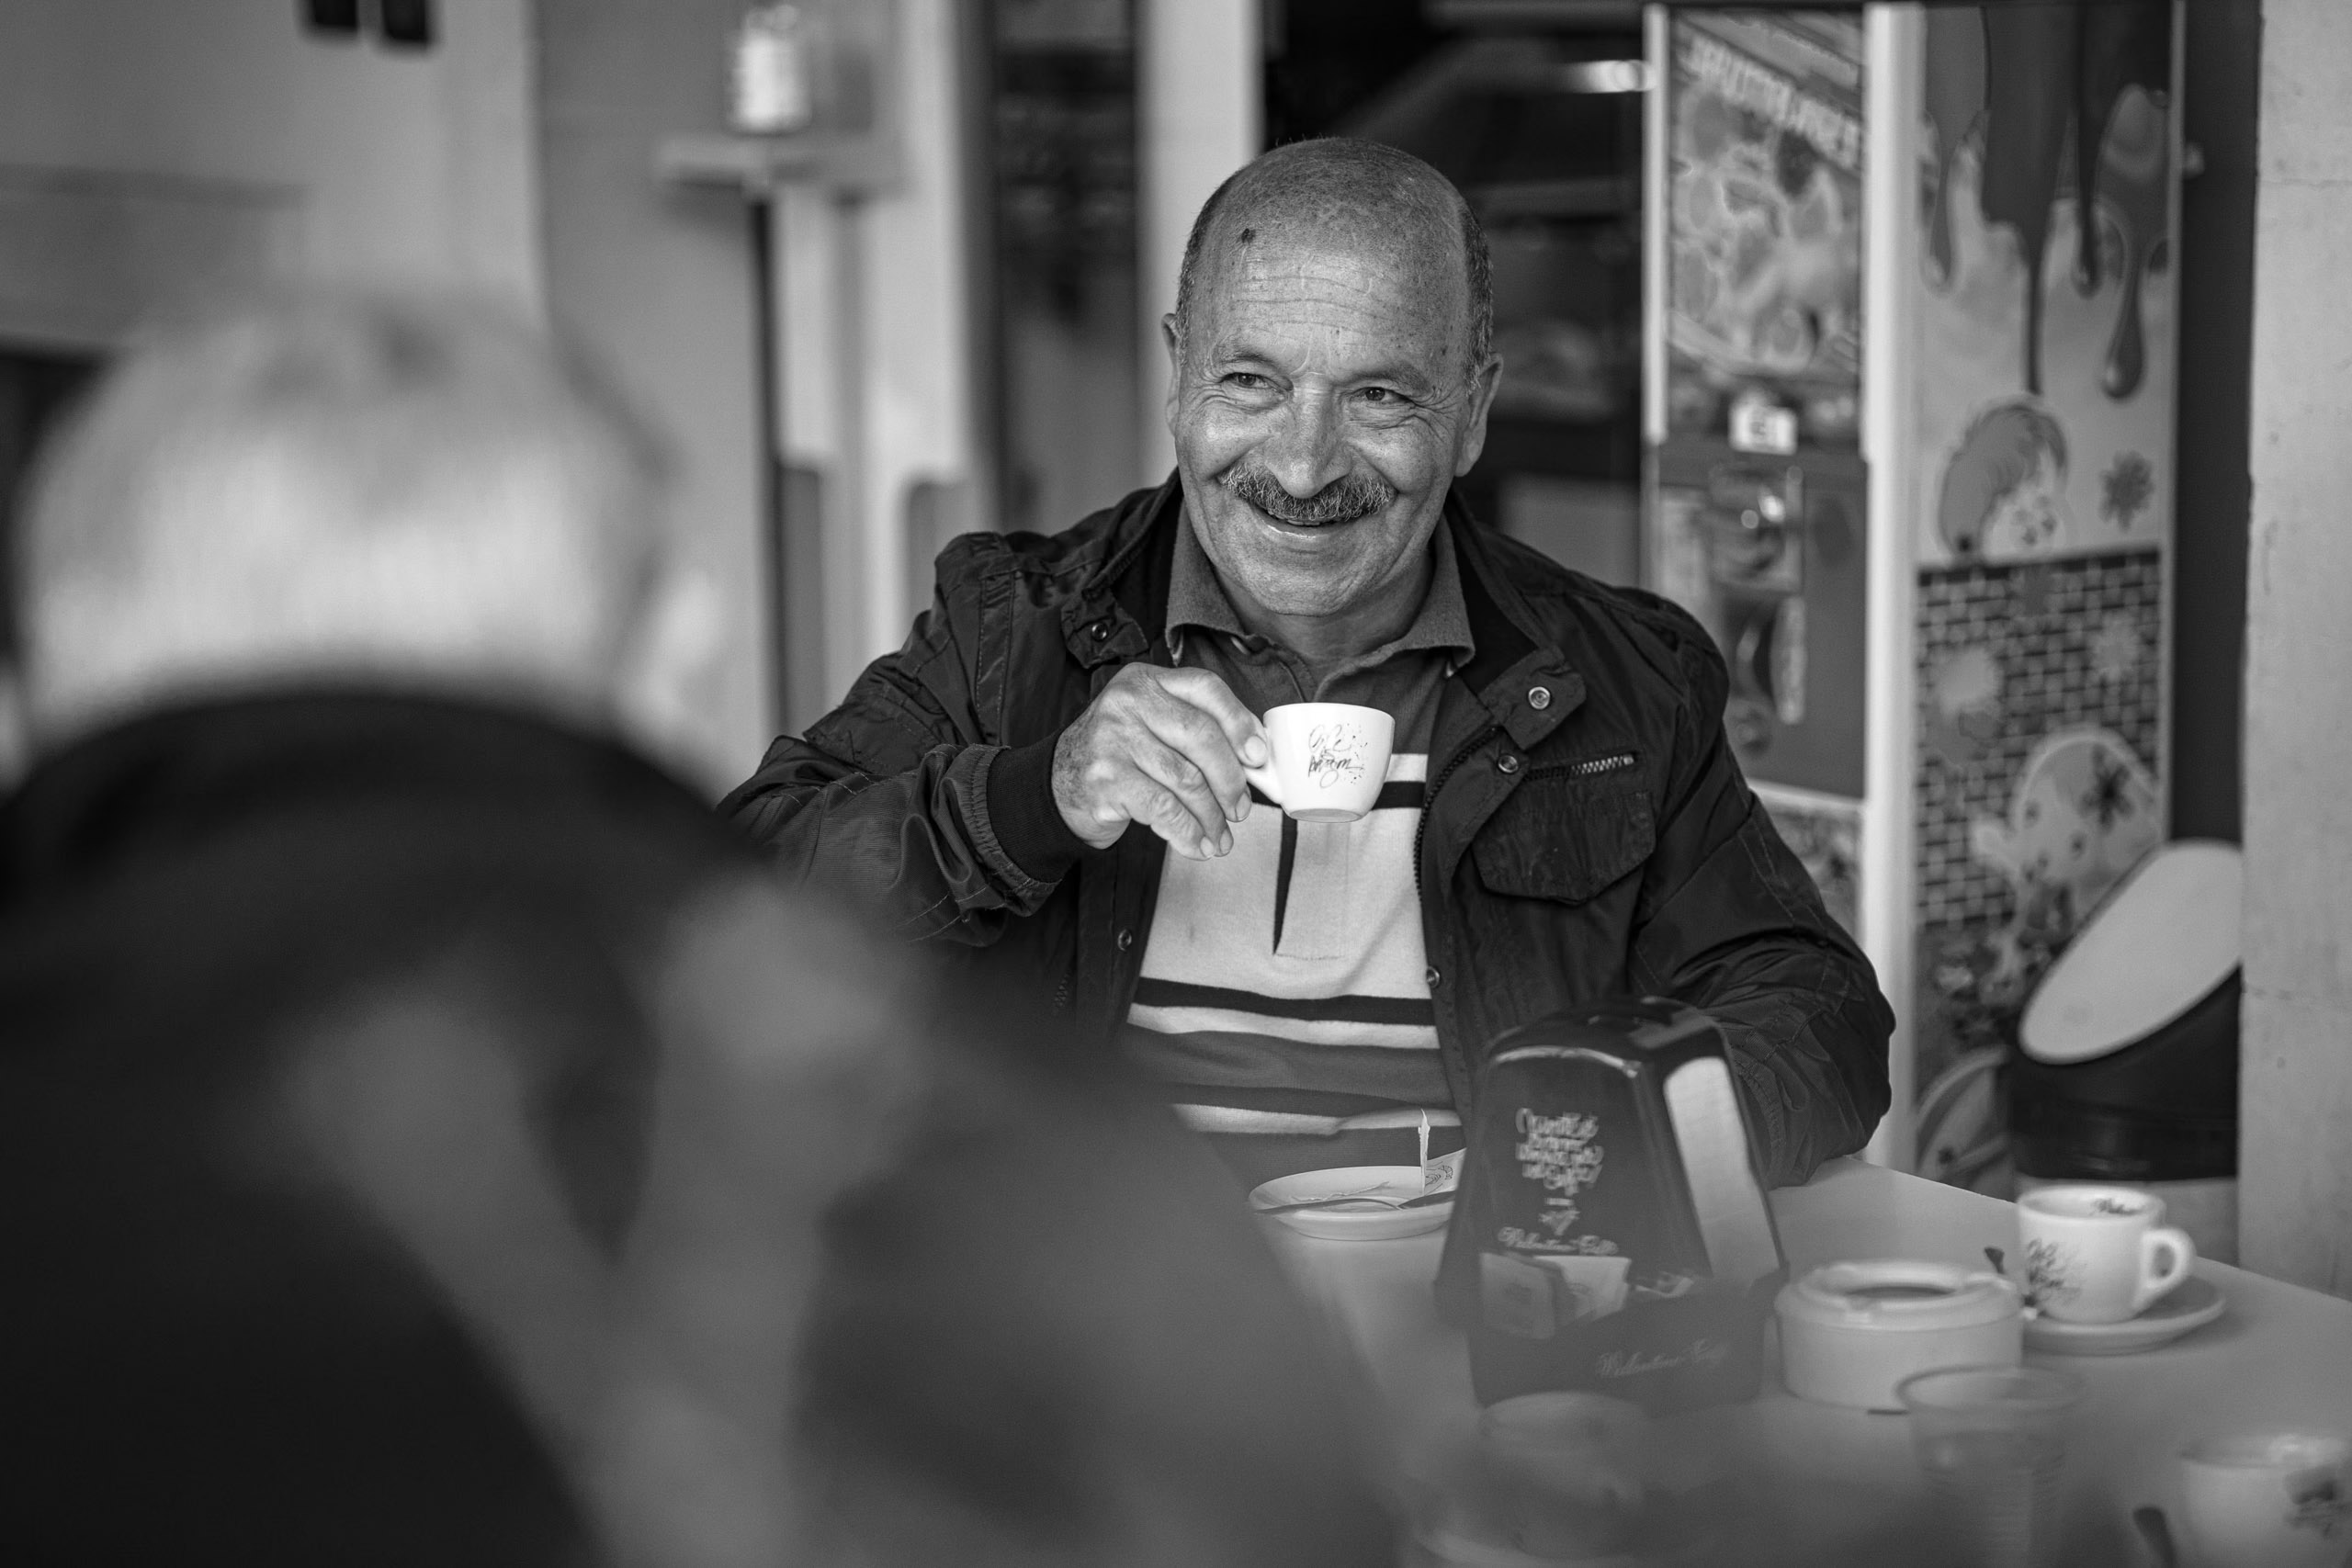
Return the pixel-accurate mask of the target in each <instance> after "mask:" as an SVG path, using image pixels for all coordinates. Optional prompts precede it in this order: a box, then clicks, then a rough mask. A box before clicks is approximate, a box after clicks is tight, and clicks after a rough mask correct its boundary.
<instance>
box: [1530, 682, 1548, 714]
mask: <svg viewBox="0 0 2352 1568" xmlns="http://www.w3.org/2000/svg"><path fill="white" fill-rule="evenodd" d="M1527 705H1528V706H1529V707H1532V708H1533V709H1534V710H1535V711H1536V712H1538V713H1542V712H1543V711H1544V709H1545V708H1548V707H1550V706H1551V705H1552V688H1551V687H1549V686H1531V687H1529V688H1528V690H1527Z"/></svg>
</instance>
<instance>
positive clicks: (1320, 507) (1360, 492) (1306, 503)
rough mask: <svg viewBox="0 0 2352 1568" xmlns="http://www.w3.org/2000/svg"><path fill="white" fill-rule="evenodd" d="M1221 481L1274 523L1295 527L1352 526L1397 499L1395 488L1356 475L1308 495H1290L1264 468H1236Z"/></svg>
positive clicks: (1384, 481)
mask: <svg viewBox="0 0 2352 1568" xmlns="http://www.w3.org/2000/svg"><path fill="white" fill-rule="evenodd" d="M1221 482H1222V483H1223V484H1224V486H1225V488H1226V489H1227V490H1229V491H1232V492H1233V493H1234V494H1236V495H1238V496H1239V497H1240V498H1241V499H1242V500H1244V501H1246V502H1249V503H1250V505H1252V506H1254V507H1256V508H1257V509H1258V510H1259V511H1261V512H1262V513H1265V514H1266V515H1267V516H1269V517H1272V518H1273V519H1274V520H1275V521H1276V522H1278V523H1288V524H1290V525H1292V526H1293V527H1298V528H1318V527H1322V526H1325V525H1329V524H1333V523H1353V522H1355V521H1357V520H1358V519H1359V518H1363V517H1369V516H1371V515H1372V514H1373V513H1375V512H1378V511H1381V510H1382V509H1383V508H1385V507H1386V506H1387V505H1388V504H1389V502H1393V501H1395V500H1396V499H1397V487H1396V486H1395V485H1392V484H1390V483H1388V482H1387V481H1386V480H1385V479H1374V478H1370V477H1366V476H1363V475H1359V474H1349V475H1347V476H1345V477H1344V478H1341V479H1333V480H1332V481H1331V482H1330V483H1329V484H1328V485H1325V486H1324V487H1323V488H1322V489H1321V490H1318V491H1316V492H1315V493H1314V494H1313V495H1309V496H1295V495H1293V494H1291V493H1290V491H1286V490H1284V489H1283V487H1282V484H1281V482H1280V481H1279V480H1277V479H1275V478H1274V476H1273V475H1272V474H1270V473H1268V472H1267V471H1266V470H1265V469H1263V468H1236V469H1234V470H1232V471H1231V472H1229V473H1227V475H1225V477H1224V479H1222V481H1221Z"/></svg>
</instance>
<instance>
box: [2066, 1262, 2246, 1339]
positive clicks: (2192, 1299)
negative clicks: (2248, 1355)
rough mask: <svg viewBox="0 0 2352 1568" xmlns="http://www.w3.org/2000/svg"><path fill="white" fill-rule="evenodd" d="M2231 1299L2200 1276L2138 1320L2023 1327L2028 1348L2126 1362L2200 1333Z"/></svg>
mask: <svg viewBox="0 0 2352 1568" xmlns="http://www.w3.org/2000/svg"><path fill="white" fill-rule="evenodd" d="M2228 1305H2229V1298H2228V1297H2226V1296H2224V1295H2222V1288H2221V1287H2220V1286H2219V1285H2216V1284H2215V1283H2213V1281H2212V1280H2208V1279H2206V1278H2204V1277H2203V1276H2202V1275H2198V1274H2191V1275H2190V1276H2189V1277H2188V1279H2187V1280H2183V1281H2181V1284H2180V1288H2179V1289H2178V1290H2176V1291H2174V1292H2172V1294H2170V1295H2168V1296H2166V1297H2165V1298H2164V1300H2162V1301H2160V1302H2158V1303H2156V1304H2155V1305H2154V1306H2152V1307H2150V1308H2149V1309H2148V1310H2147V1311H2145V1312H2143V1313H2142V1314H2140V1315H2139V1316H2137V1317H2128V1318H2125V1319H2124V1320H2123V1321H2122V1322H2121V1323H2061V1322H2059V1321H2058V1320H2057V1319H2056V1318H2053V1317H2049V1316H2046V1315H2045V1316H2041V1317H2035V1318H2030V1319H2028V1320H2027V1322H2026V1325H2025V1342H2026V1345H2027V1347H2028V1348H2030V1349H2035V1350H2048V1351H2051V1352H2052V1353H2054V1354H2057V1355H2061V1356H2129V1355H2131V1354H2133V1353H2134V1352H2136V1351H2140V1350H2153V1349H2154V1348H2156V1347H2157V1346H2159V1345H2168V1344H2170V1343H2172V1341H2174V1340H2176V1339H2177V1338H2179V1337H2181V1336H2182V1335H2184V1334H2186V1333H2188V1331H2189V1330H2190V1329H2192V1328H2202V1327H2204V1326H2205V1325H2207V1324H2209V1323H2211V1322H2212V1321H2213V1320H2214V1319H2215V1318H2217V1317H2219V1316H2221V1315H2222V1310H2223V1309H2224V1308H2225V1307H2227V1306H2228Z"/></svg>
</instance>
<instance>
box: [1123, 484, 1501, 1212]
mask: <svg viewBox="0 0 2352 1568" xmlns="http://www.w3.org/2000/svg"><path fill="white" fill-rule="evenodd" d="M1431 552H1432V560H1431V563H1430V564H1431V570H1430V585H1429V590H1428V592H1427V593H1426V594H1425V595H1424V596H1423V599H1422V601H1421V604H1420V608H1419V610H1418V611H1417V612H1416V613H1415V615H1414V616H1413V619H1412V621H1411V623H1410V624H1409V625H1408V626H1406V628H1405V629H1404V631H1403V632H1401V633H1400V634H1398V635H1397V637H1394V638H1392V639H1390V640H1389V641H1388V642H1385V643H1383V644H1382V645H1381V646H1379V647H1378V648H1375V649H1371V650H1370V651H1368V652H1365V653H1362V654H1358V655H1355V656H1353V657H1351V658H1348V659H1345V660H1340V661H1338V662H1337V663H1332V664H1328V665H1323V666H1317V664H1315V663H1314V662H1312V661H1310V660H1306V659H1304V658H1302V657H1301V656H1299V655H1298V654H1297V653H1295V652H1294V651H1293V650H1292V649H1288V648H1285V647H1283V646H1282V645H1281V644H1280V643H1277V642H1274V641H1272V639H1270V638H1267V637H1261V636H1257V635H1254V634H1252V633H1250V632H1249V631H1247V630H1245V629H1244V628H1243V626H1242V625H1241V622H1240V618H1239V616H1238V615H1236V614H1235V613H1234V609H1233V604H1232V602H1231V600H1230V599H1228V598H1227V595H1226V592H1225V590H1224V588H1223V586H1222V585H1221V584H1220V583H1219V581H1218V580H1217V576H1216V567H1215V566H1214V564H1213V563H1212V562H1211V561H1210V559H1209V558H1208V554H1207V552H1206V551H1204V549H1203V548H1202V547H1201V545H1200V542H1199V540H1198V539H1197V538H1196V537H1194V536H1193V530H1192V528H1191V526H1190V525H1189V524H1187V525H1183V526H1182V528H1181V529H1180V531H1179V534H1178V537H1177V540H1176V550H1175V557H1174V560H1173V563H1172V568H1171V575H1170V582H1169V598H1168V622H1167V627H1166V631H1167V640H1168V645H1169V647H1170V649H1171V650H1172V651H1173V652H1174V654H1175V657H1176V661H1177V662H1178V663H1179V664H1182V665H1186V666H1189V667H1192V668H1195V669H1204V670H1207V671H1211V672H1213V673H1215V674H1216V675H1217V676H1218V677H1219V678H1221V679H1222V680H1223V681H1224V682H1226V684H1227V685H1228V686H1230V687H1231V688H1232V689H1233V692H1234V694H1235V695H1237V696H1238V697H1239V698H1240V699H1241V701H1242V703H1243V704H1244V705H1247V706H1248V707H1249V708H1250V711H1251V712H1253V713H1256V714H1259V715H1260V716H1263V715H1264V713H1265V711H1266V710H1267V709H1268V708H1270V707H1274V706H1278V705H1282V704H1284V703H1297V702H1344V703H1354V704H1358V705H1363V706H1367V707H1376V708H1380V709H1383V710H1384V711H1385V712H1387V713H1389V714H1390V715H1392V716H1394V717H1395V718H1396V720H1397V734H1396V740H1395V745H1394V750H1393V752H1392V754H1391V755H1390V757H1389V760H1388V773H1387V779H1386V781H1385V785H1384V787H1383V789H1382V791H1381V794H1380V797H1379V801H1378V804H1377V805H1375V806H1374V808H1373V810H1371V811H1370V812H1368V813H1367V814H1366V815H1365V816H1363V818H1360V819H1358V820H1356V821H1354V822H1341V823H1325V822H1295V821H1293V820H1291V819H1290V818H1286V817H1284V816H1283V815H1282V814H1281V812H1280V810H1279V809H1278V808H1276V807H1273V806H1272V804H1271V803H1269V802H1267V801H1265V800H1264V799H1263V797H1262V796H1258V795H1255V794H1254V792H1253V801H1254V802H1255V804H1254V805H1253V808H1252V810H1251V811H1250V816H1249V818H1248V819H1247V820H1245V821H1242V822H1239V823H1237V824H1235V825H1234V828H1233V849H1232V851H1231V852H1229V853H1228V854H1226V855H1224V856H1222V857H1220V858H1217V859H1215V860H1210V861H1205V862H1202V861H1192V860H1186V859H1183V858H1182V857H1180V856H1175V855H1170V857H1169V859H1168V861H1167V863H1166V867H1165V869H1164V871H1163V872H1162V874H1161V877H1160V884H1159V903H1158V906H1157V908H1155V909H1154V911H1153V916H1152V922H1151V928H1150V937H1149V940H1148V943H1147V946H1146V950H1145V953H1144V962H1143V973H1142V978H1141V980H1140V982H1139V983H1138V985H1137V987H1136V995H1135V1000H1134V1002H1133V1004H1132V1005H1131V1006H1130V1008H1129V1010H1128V1013H1127V1027H1126V1028H1125V1030H1124V1031H1122V1036H1121V1037H1122V1043H1123V1046H1124V1049H1125V1052H1126V1054H1127V1055H1128V1056H1129V1058H1130V1059H1131V1060H1132V1061H1134V1062H1135V1063H1136V1065H1137V1066H1139V1067H1140V1068H1141V1069H1142V1070H1143V1071H1144V1072H1145V1073H1146V1074H1148V1076H1150V1077H1153V1078H1156V1079H1157V1080H1159V1082H1160V1083H1161V1084H1163V1085H1164V1086H1165V1088H1166V1089H1167V1092H1168V1093H1169V1095H1170V1099H1171V1100H1173V1101H1174V1102H1175V1103H1176V1105H1177V1107H1178V1112H1179V1114H1180V1115H1182V1117H1183V1118H1184V1119H1185V1120H1186V1121H1187V1122H1190V1123H1192V1124H1193V1126H1195V1127H1198V1128H1200V1129H1202V1130H1203V1131H1205V1132H1209V1133H1212V1134H1242V1135H1246V1141H1247V1142H1249V1143H1250V1144H1253V1145H1259V1147H1258V1149H1257V1150H1256V1151H1254V1152H1253V1153H1252V1154H1251V1155H1250V1156H1248V1157H1242V1156H1236V1155H1235V1154H1233V1152H1232V1151H1231V1150H1230V1149H1228V1157H1230V1158H1235V1159H1236V1161H1237V1164H1238V1165H1240V1166H1242V1167H1244V1168H1247V1169H1249V1171H1250V1174H1251V1175H1253V1176H1257V1175H1263V1174H1268V1173H1269V1171H1268V1168H1267V1166H1266V1164H1265V1158H1266V1156H1267V1155H1269V1154H1271V1153H1272V1148H1271V1145H1269V1144H1268V1143H1267V1142H1266V1140H1267V1139H1268V1138H1269V1137H1272V1138H1280V1139H1282V1140H1283V1145H1284V1148H1285V1153H1284V1155H1283V1156H1282V1163H1285V1164H1289V1165H1290V1166H1291V1168H1306V1166H1310V1165H1333V1164H1341V1165H1344V1164H1351V1163H1361V1161H1360V1160H1358V1159H1357V1158H1355V1157H1354V1156H1355V1155H1356V1154H1357V1153H1359V1152H1361V1147H1360V1145H1361V1140H1355V1139H1347V1138H1334V1137H1331V1136H1329V1135H1328V1134H1331V1133H1332V1131H1333V1127H1334V1124H1335V1123H1336V1122H1338V1121H1340V1120H1341V1119H1344V1118H1348V1117H1358V1118H1363V1117H1364V1116H1367V1115H1370V1116H1373V1117H1374V1118H1385V1119H1386V1120H1388V1121H1389V1122H1391V1123H1392V1124H1393V1123H1394V1122H1396V1120H1397V1117H1398V1116H1399V1115H1403V1116H1405V1117H1407V1118H1409V1117H1410V1116H1411V1114H1412V1113H1413V1112H1416V1111H1419V1110H1422V1109H1429V1110H1436V1111H1444V1112H1446V1113H1447V1117H1446V1119H1447V1120H1450V1119H1451V1112H1452V1109H1453V1098H1452V1095H1451V1094H1450V1092H1449V1091H1448V1089H1447V1087H1446V1082H1445V1077H1444V1072H1443V1068H1442V1066H1441V1064H1440V1061H1439V1057H1438V1051H1437V1030H1436V1025H1435V1020H1434V1017H1433V1015H1432V1013H1431V1011H1430V992H1429V978H1428V963H1427V959H1426V957H1425V955H1424V953H1423V947H1422V939H1421V923H1420V919H1421V917H1420V903H1419V898H1418V897H1417V896H1416V893H1415V890H1414V879H1413V852H1414V846H1415V843H1416V841H1417V840H1418V837H1419V828H1420V819H1421V807H1422V801H1423V795H1424V792H1425V789H1426V786H1427V781H1428V775H1429V748H1430V731H1431V729H1432V728H1434V726H1435V724H1436V718H1437V708H1438V698H1439V694H1440V692H1441V691H1442V688H1443V686H1444V683H1445V682H1446V680H1447V679H1448V678H1449V676H1450V675H1451V674H1452V672H1453V670H1454V669H1455V668H1457V667H1458V666H1459V665H1460V664H1462V663H1463V662H1465V661H1467V660H1469V659H1470V658H1471V656H1472V654H1473V653H1474V652H1475V649H1474V648H1473V646H1472V642H1471V636H1470V626H1469V616H1468V614H1467V612H1466V610H1465V609H1464V603H1463V596H1462V579H1461V574H1460V570H1459V568H1458V567H1457V565H1456V563H1455V560H1454V552H1453V540H1452V538H1451V537H1450V536H1449V533H1448V531H1447V530H1446V529H1444V528H1440V529H1439V530H1438V531H1437V533H1436V535H1435V536H1434V537H1433V540H1432V543H1431ZM1351 1145H1358V1146H1357V1147H1355V1148H1351ZM1408 1146H1409V1145H1408ZM1395 1151H1396V1145H1395V1144H1394V1142H1393V1141H1387V1142H1385V1144H1384V1153H1385V1157H1386V1158H1388V1159H1392V1160H1393V1158H1394V1157H1395Z"/></svg>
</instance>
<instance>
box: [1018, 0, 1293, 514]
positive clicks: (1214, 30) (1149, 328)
mask: <svg viewBox="0 0 2352 1568" xmlns="http://www.w3.org/2000/svg"><path fill="white" fill-rule="evenodd" d="M1259 5H1260V0H1139V3H1138V6H1137V10H1138V13H1139V14H1138V17H1137V23H1138V28H1137V33H1136V162H1137V165H1138V166H1137V170H1136V185H1137V187H1138V188H1137V191H1136V197H1137V200H1138V203H1139V207H1140V213H1139V220H1138V221H1137V224H1136V243H1137V245H1138V255H1137V258H1136V283H1137V285H1138V297H1139V299H1140V301H1141V305H1142V309H1141V311H1140V314H1141V316H1142V318H1143V319H1142V321H1140V322H1139V323H1138V324H1139V327H1140V330H1141V332H1142V333H1143V340H1144V341H1143V349H1142V352H1141V355H1140V356H1139V357H1138V359H1137V360H1136V404H1137V407H1136V419H1137V421H1138V422H1139V423H1140V426H1141V431H1142V440H1141V442H1140V443H1139V445H1138V449H1137V456H1138V457H1139V459H1140V468H1139V471H1138V472H1137V473H1136V483H1137V484H1139V485H1156V484H1158V483H1159V481H1160V480H1162V479H1166V478H1167V477H1168V470H1169V469H1170V468H1171V467H1173V466H1174V464H1175V461H1176V449H1175V446H1173V444H1171V443H1170V440H1169V438H1168V421H1167V418H1166V416H1165V414H1164V412H1163V406H1164V404H1165V402H1166V400H1167V392H1168V352H1167V350H1166V349H1164V348H1163V347H1161V345H1160V340H1159V320H1160V318H1161V317H1162V316H1165V315H1166V314H1167V313H1168V312H1169V311H1170V310H1173V309H1174V308H1175V305H1176V275H1177V271H1178V268H1179V267H1180V265H1181V264H1182V261H1183V259H1184V239H1185V236H1186V235H1187V234H1189V233H1191V232H1192V228H1193V216H1194V214H1196V213H1198V212H1199V211H1200V209H1201V203H1203V202H1204V201H1206V200H1207V199H1208V198H1209V193H1210V192H1211V191H1214V190H1215V189H1216V187H1217V186H1220V185H1222V184H1224V183H1225V176H1226V175H1229V174H1231V173H1233V171H1234V170H1236V169H1238V168H1239V167H1240V166H1241V165H1242V164H1246V163H1248V162H1249V161H1250V159H1252V158H1254V157H1256V156H1257V155H1258V153H1259V152H1260V151H1261V146H1260V143H1261V141H1262V139H1263V137H1264V135H1265V129H1264V127H1265V118H1266V116H1265V87H1264V77H1265V70H1264V62H1265V57H1264V45H1263V39H1262V31H1261V29H1262V28H1263V27H1264V25H1265V24H1264V20H1263V16H1262V13H1261V10H1260V8H1259ZM1057 526H1058V525H1057Z"/></svg>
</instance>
